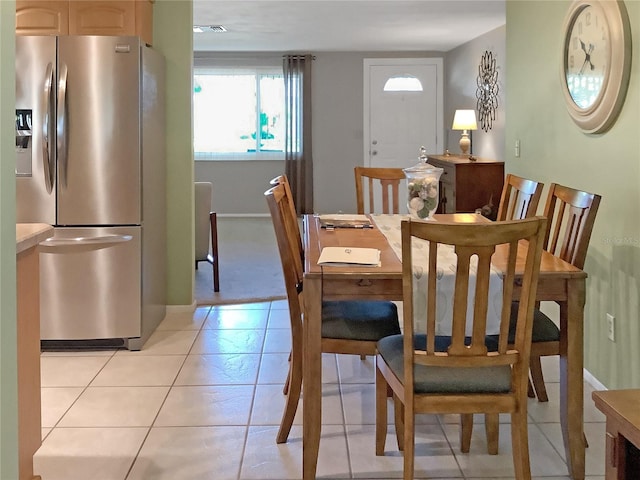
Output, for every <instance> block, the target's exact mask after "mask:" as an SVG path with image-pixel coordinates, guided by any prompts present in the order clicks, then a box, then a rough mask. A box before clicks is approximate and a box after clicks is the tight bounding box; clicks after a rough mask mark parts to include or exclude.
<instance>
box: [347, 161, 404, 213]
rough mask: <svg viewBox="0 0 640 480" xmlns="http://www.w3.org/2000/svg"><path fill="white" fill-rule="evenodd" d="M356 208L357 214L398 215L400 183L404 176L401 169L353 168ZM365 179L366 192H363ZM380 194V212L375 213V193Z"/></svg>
mask: <svg viewBox="0 0 640 480" xmlns="http://www.w3.org/2000/svg"><path fill="white" fill-rule="evenodd" d="M354 175H355V182H356V207H357V212H358V213H359V214H364V213H387V214H390V213H399V212H400V182H401V181H402V180H404V179H405V178H406V177H405V174H404V171H403V170H402V169H401V168H378V167H355V169H354ZM365 179H366V186H367V189H366V190H367V191H366V192H365ZM378 191H379V192H380V193H381V199H382V211H376V208H375V198H376V192H378ZM365 194H366V195H368V202H366V203H367V204H368V207H369V211H365Z"/></svg>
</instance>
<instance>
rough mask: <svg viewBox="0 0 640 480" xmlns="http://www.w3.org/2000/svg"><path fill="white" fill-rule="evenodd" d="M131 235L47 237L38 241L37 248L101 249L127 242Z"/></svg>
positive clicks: (58, 250) (62, 250) (49, 250)
mask: <svg viewBox="0 0 640 480" xmlns="http://www.w3.org/2000/svg"><path fill="white" fill-rule="evenodd" d="M132 238H133V237H132V236H131V235H102V236H98V237H74V238H55V237H52V238H48V239H47V240H45V241H43V242H40V244H39V245H38V249H39V251H40V252H42V253H78V252H87V251H90V250H101V249H103V248H108V247H112V246H114V245H117V244H119V243H124V242H128V241H129V240H131V239H132Z"/></svg>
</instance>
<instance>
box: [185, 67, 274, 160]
mask: <svg viewBox="0 0 640 480" xmlns="http://www.w3.org/2000/svg"><path fill="white" fill-rule="evenodd" d="M193 84H194V89H193V111H194V152H195V158H196V160H234V159H251V160H254V159H284V146H285V143H284V142H285V138H284V137H285V115H284V105H285V104H284V78H283V74H282V67H280V66H277V67H276V66H273V67H264V66H260V67H237V66H235V67H232V68H229V67H226V68H225V67H200V68H198V67H196V68H195V71H194V78H193Z"/></svg>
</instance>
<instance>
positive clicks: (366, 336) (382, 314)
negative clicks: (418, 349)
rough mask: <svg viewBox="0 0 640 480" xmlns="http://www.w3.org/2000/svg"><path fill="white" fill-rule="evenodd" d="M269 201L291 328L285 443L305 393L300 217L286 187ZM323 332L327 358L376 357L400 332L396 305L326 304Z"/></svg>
mask: <svg viewBox="0 0 640 480" xmlns="http://www.w3.org/2000/svg"><path fill="white" fill-rule="evenodd" d="M265 197H266V200H267V204H268V206H269V212H270V214H271V219H272V221H273V227H274V230H275V234H276V240H277V244H278V251H279V253H280V260H281V263H282V272H283V276H284V283H285V290H286V293H287V302H288V305H289V318H290V325H291V356H290V363H289V372H288V376H287V383H288V388H285V394H286V396H287V398H286V401H285V408H284V411H283V415H282V421H281V423H280V429H279V431H278V435H277V437H276V442H277V443H284V442H286V441H287V438H288V436H289V431H290V430H291V425H292V424H293V419H294V417H295V414H296V409H297V407H298V400H299V398H300V391H301V388H302V347H303V336H302V322H303V320H302V318H303V305H304V300H303V294H304V288H303V282H304V275H303V263H302V258H303V255H301V252H300V248H299V247H298V243H297V238H296V229H298V223H297V218H295V217H293V218H292V214H291V212H292V209H291V205H290V202H291V199H290V197H289V196H288V195H287V193H286V188H285V186H284V184H279V185H276V186H274V187H272V188H271V189H269V190H267V191H266V192H265ZM321 329H322V344H321V349H322V352H324V353H344V354H354V355H375V354H376V351H377V350H376V343H377V341H378V340H380V339H381V338H383V337H385V336H387V335H395V334H397V333H400V323H399V321H398V310H397V307H396V305H395V304H394V303H393V302H390V301H383V300H367V301H359V300H348V301H325V302H323V303H322V327H321Z"/></svg>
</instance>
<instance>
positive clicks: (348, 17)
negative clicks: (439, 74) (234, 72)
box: [193, 0, 505, 52]
mask: <svg viewBox="0 0 640 480" xmlns="http://www.w3.org/2000/svg"><path fill="white" fill-rule="evenodd" d="M193 18H194V20H193V23H194V25H222V26H224V27H225V28H226V29H227V31H226V32H224V33H199V34H194V39H193V46H194V50H196V51H207V50H209V51H219V52H233V51H235V52H239V51H254V52H255V51H272V52H337V51H351V52H354V51H440V52H446V51H449V50H451V49H452V48H455V47H457V46H459V45H462V44H463V43H466V42H468V41H469V40H472V39H473V38H476V37H478V36H480V35H482V34H484V33H486V32H489V31H491V30H493V29H495V28H497V27H499V26H501V25H504V23H505V0H411V1H405V0H384V1H378V0H350V1H342V0H193Z"/></svg>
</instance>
